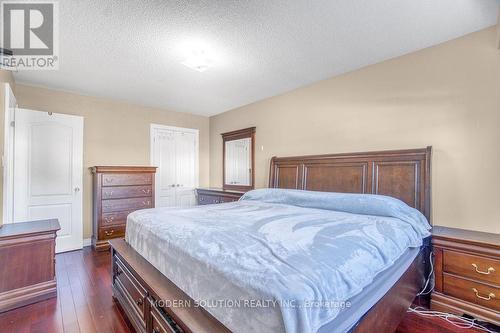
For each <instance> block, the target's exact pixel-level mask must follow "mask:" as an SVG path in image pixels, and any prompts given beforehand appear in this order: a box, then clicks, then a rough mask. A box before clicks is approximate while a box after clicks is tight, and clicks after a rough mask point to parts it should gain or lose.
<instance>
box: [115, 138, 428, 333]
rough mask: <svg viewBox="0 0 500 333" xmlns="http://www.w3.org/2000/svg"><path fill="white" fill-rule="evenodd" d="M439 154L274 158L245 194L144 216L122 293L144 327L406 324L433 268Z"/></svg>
mask: <svg viewBox="0 0 500 333" xmlns="http://www.w3.org/2000/svg"><path fill="white" fill-rule="evenodd" d="M430 153H431V150H430V148H426V149H416V150H405V151H386V152H370V153H356V154H334V155H320V156H302V157H287V158H273V159H272V160H271V168H270V181H269V188H270V189H264V190H256V191H252V192H249V193H247V194H246V195H245V196H244V197H243V198H242V199H241V200H240V202H237V203H228V204H222V205H209V206H204V207H197V208H191V209H152V210H144V211H138V212H136V213H133V214H131V215H130V216H129V219H128V222H127V236H126V240H127V241H123V240H113V241H112V242H111V245H112V254H113V293H114V297H115V299H116V300H117V302H118V304H119V305H120V306H121V308H122V309H123V311H124V313H125V314H126V316H127V317H128V318H129V320H130V322H131V323H132V325H133V326H134V327H135V329H136V330H137V331H140V332H142V331H147V332H176V331H179V332H180V331H184V332H230V331H234V332H257V331H268V332H293V333H295V332H319V333H326V332H348V331H354V332H369V331H374V329H375V330H376V331H384V332H391V331H394V330H395V329H396V327H397V326H398V323H399V321H400V320H401V319H402V317H403V316H404V313H405V311H406V309H407V308H408V306H409V305H410V304H411V302H412V301H413V299H414V298H415V296H416V294H417V293H418V291H419V290H420V289H421V287H422V285H423V282H424V276H425V272H426V269H427V268H426V265H425V258H426V251H427V250H426V247H425V244H426V240H425V239H423V238H425V237H426V236H428V231H427V228H426V227H425V223H426V222H425V220H426V219H427V220H430ZM273 189H274V190H273ZM330 192H337V193H330ZM359 194H377V195H376V196H364V195H359ZM393 198H396V199H399V200H396V199H393ZM360 200H361V201H363V204H362V205H359V201H360ZM410 207H413V208H414V209H412V208H410ZM419 212H421V213H419ZM424 216H425V218H424ZM423 221H424V222H423ZM403 222H404V223H403ZM129 230H130V232H129ZM360 233H361V234H363V235H364V236H363V241H353V239H354V238H357V237H358V236H359V234H360ZM294 237H295V238H294ZM334 238H335V241H330V240H331V239H334ZM321 239H322V240H323V241H321ZM318 240H320V241H318ZM325 240H326V241H325ZM360 244H361V245H360ZM330 253H332V254H335V255H329V254H330ZM353 253H355V254H356V255H353ZM311 258H314V260H310V259H311ZM318 258H319V259H318ZM308 265H309V266H308ZM311 265H312V266H311ZM353 267H357V268H356V269H353ZM334 296H335V297H334ZM195 300H196V301H197V302H195ZM249 300H252V301H255V302H254V303H251V304H250V303H249V302H248V301H249ZM273 300H274V301H279V303H278V304H273V303H272V301H273ZM311 300H312V301H313V302H310V301H311ZM214 301H217V302H214ZM224 301H225V302H224ZM227 301H230V302H232V303H227ZM236 301H247V302H246V303H243V304H244V305H243V306H241V304H242V303H235V302H236ZM266 301H267V302H270V303H263V302H266ZM333 301H334V302H333ZM290 302H292V303H293V304H292V303H290ZM296 302H298V303H296ZM297 304H298V306H297ZM304 304H307V305H304ZM318 304H319V306H318ZM325 304H326V305H325ZM346 304H348V306H346Z"/></svg>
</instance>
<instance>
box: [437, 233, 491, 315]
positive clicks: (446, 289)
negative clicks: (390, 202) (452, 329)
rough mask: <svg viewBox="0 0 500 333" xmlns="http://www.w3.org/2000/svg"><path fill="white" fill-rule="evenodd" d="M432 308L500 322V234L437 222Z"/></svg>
mask: <svg viewBox="0 0 500 333" xmlns="http://www.w3.org/2000/svg"><path fill="white" fill-rule="evenodd" d="M432 245H433V253H434V259H435V260H434V263H435V265H434V270H435V275H434V277H435V286H434V290H433V292H432V294H431V309H432V310H436V311H443V312H450V313H454V314H457V315H459V316H461V315H463V314H468V315H470V316H472V317H475V318H477V319H480V320H484V321H488V322H490V323H493V324H495V325H500V299H499V298H500V283H499V275H500V235H498V234H493V233H486V232H480V231H472V230H463V229H455V228H447V227H438V226H434V228H433V230H432Z"/></svg>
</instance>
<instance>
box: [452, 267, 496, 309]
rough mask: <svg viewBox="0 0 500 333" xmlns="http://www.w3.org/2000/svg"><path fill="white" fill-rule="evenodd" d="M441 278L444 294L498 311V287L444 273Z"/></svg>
mask: <svg viewBox="0 0 500 333" xmlns="http://www.w3.org/2000/svg"><path fill="white" fill-rule="evenodd" d="M443 278H444V279H443V291H444V293H445V294H447V295H450V296H453V297H456V298H459V299H462V300H464V301H467V302H471V303H475V304H477V305H481V306H484V307H486V308H489V309H492V310H495V311H500V288H496V287H493V286H491V285H487V284H484V283H480V282H476V281H472V280H468V279H462V278H459V277H457V276H454V275H450V274H446V273H445V274H444V276H443Z"/></svg>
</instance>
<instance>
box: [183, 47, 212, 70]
mask: <svg viewBox="0 0 500 333" xmlns="http://www.w3.org/2000/svg"><path fill="white" fill-rule="evenodd" d="M182 64H183V65H184V66H186V67H189V68H191V69H194V70H195V71H198V72H204V71H206V70H207V69H209V68H210V67H211V66H212V65H213V61H212V59H210V57H209V56H208V54H207V53H206V52H205V51H203V50H195V51H192V52H191V54H190V55H189V56H188V57H187V59H186V60H184V61H183V62H182Z"/></svg>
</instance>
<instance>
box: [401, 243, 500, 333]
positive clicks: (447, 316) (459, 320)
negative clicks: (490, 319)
mask: <svg viewBox="0 0 500 333" xmlns="http://www.w3.org/2000/svg"><path fill="white" fill-rule="evenodd" d="M433 255H434V254H433V253H432V252H430V254H429V262H430V265H431V270H430V272H429V275H428V276H427V281H426V282H425V285H424V288H422V290H421V291H420V292H419V293H418V294H417V296H422V295H428V294H430V293H431V292H432V291H433V290H434V287H435V283H436V282H435V279H434V262H433V260H432V259H433V258H432V257H433ZM429 284H430V285H431V287H430V288H429V290H427V287H428V286H429ZM408 312H412V313H416V314H418V315H420V316H424V317H438V318H441V319H443V320H445V321H447V322H449V323H450V324H452V325H453V326H455V327H458V328H463V329H468V328H477V329H480V330H482V331H485V332H488V333H500V332H499V331H492V330H490V329H488V328H487V327H484V326H482V325H480V324H478V323H476V319H469V318H465V317H460V316H457V315H454V314H451V313H446V312H440V311H431V310H427V309H426V308H423V307H420V306H417V307H414V308H409V309H408Z"/></svg>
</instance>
